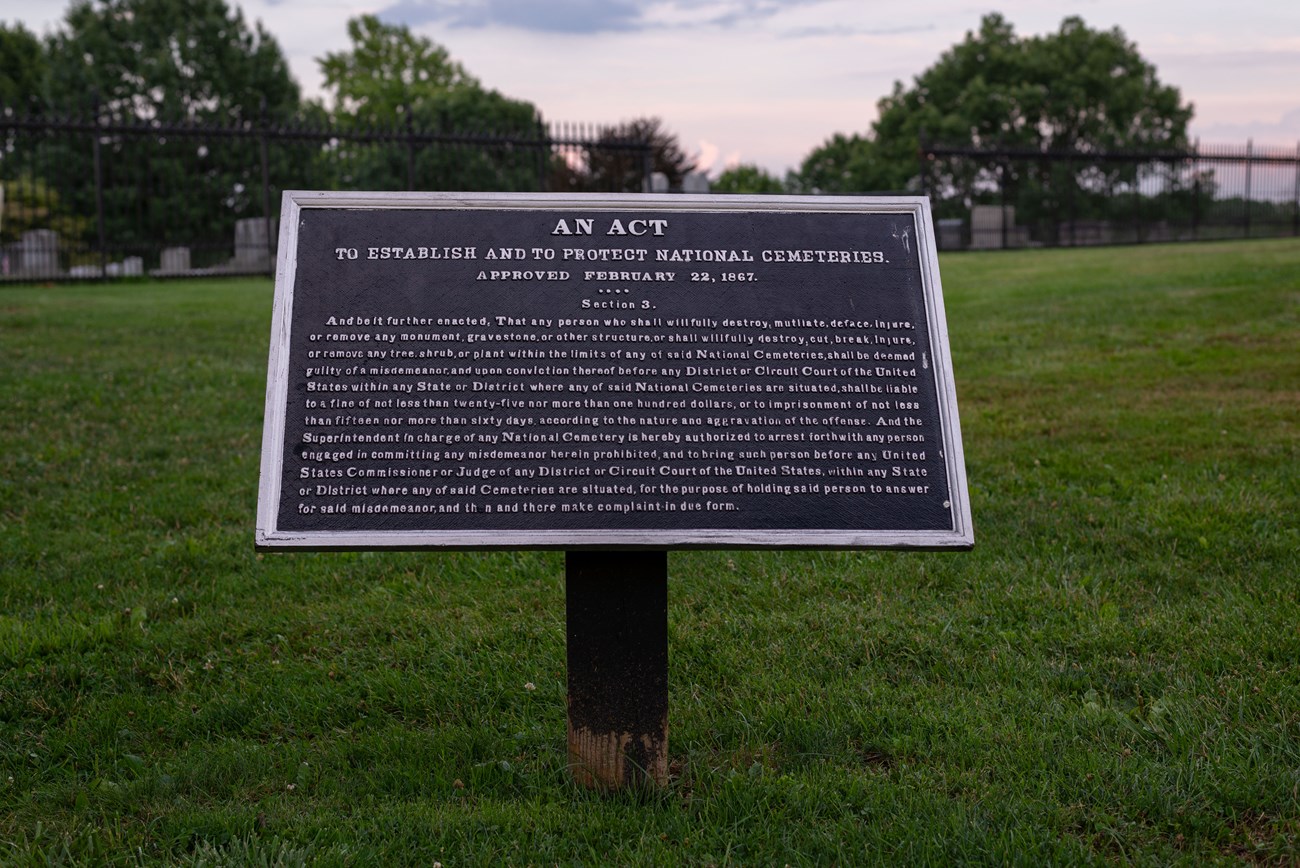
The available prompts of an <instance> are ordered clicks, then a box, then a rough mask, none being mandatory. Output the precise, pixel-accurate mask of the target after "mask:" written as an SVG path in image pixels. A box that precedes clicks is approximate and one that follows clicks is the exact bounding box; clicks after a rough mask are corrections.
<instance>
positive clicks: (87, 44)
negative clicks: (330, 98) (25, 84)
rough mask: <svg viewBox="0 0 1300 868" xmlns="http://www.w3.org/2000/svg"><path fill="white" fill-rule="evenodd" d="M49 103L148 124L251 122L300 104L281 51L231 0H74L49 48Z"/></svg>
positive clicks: (276, 115)
mask: <svg viewBox="0 0 1300 868" xmlns="http://www.w3.org/2000/svg"><path fill="white" fill-rule="evenodd" d="M49 51H50V64H49V96H50V100H51V102H52V103H53V104H54V106H55V107H56V108H58V109H61V110H65V111H75V112H78V113H81V112H84V111H85V110H86V109H87V108H88V106H87V101H88V100H89V99H91V98H92V97H97V98H98V99H99V101H100V103H101V105H102V106H103V107H104V108H105V109H106V110H108V111H110V112H112V113H114V114H117V115H120V116H125V117H135V118H140V119H143V120H152V119H155V118H156V119H159V120H164V121H207V122H215V123H236V122H240V121H253V120H256V119H258V117H259V116H261V113H262V111H263V110H265V111H266V113H267V115H268V116H269V117H271V118H282V117H287V116H289V115H291V114H292V113H293V112H294V111H295V110H296V109H297V107H298V101H299V91H298V85H297V83H296V82H295V81H294V80H293V77H292V76H291V75H290V73H289V66H288V63H287V62H286V61H285V58H284V53H283V52H282V51H281V50H280V46H279V45H278V44H277V43H276V41H275V39H274V38H273V37H272V36H271V35H270V34H269V33H267V32H266V30H265V29H263V27H262V25H261V23H260V22H258V23H255V24H253V25H252V26H251V27H250V26H249V24H248V23H247V22H246V21H245V20H244V16H243V13H242V12H241V11H239V9H238V8H235V9H234V10H232V9H231V8H230V7H229V6H228V5H227V4H226V2H225V0H78V2H76V3H74V4H73V5H72V7H71V8H69V10H68V13H67V16H66V19H65V27H64V29H63V30H61V31H59V32H57V33H56V34H55V35H54V36H53V37H52V38H51V39H50V43H49Z"/></svg>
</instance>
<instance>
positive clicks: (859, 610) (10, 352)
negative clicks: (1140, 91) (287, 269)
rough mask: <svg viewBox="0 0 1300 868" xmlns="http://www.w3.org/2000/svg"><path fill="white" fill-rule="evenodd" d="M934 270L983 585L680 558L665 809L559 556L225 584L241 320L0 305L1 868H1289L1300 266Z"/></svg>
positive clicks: (909, 569) (223, 315)
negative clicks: (602, 774)
mask: <svg viewBox="0 0 1300 868" xmlns="http://www.w3.org/2000/svg"><path fill="white" fill-rule="evenodd" d="M942 266H943V274H944V280H945V291H946V300H947V305H948V314H949V326H950V332H951V338H952V345H953V354H954V360H955V369H956V377H957V384H958V394H959V401H960V407H961V414H962V425H963V433H964V438H965V444H966V451H967V460H968V472H969V477H970V487H971V497H972V502H973V508H974V521H975V529H976V536H977V547H976V550H975V551H974V552H972V553H969V554H954V553H932V554H918V553H884V552H868V553H843V552H837V553H826V552H801V553H796V552H719V553H707V552H699V553H676V554H673V555H672V556H671V558H670V573H671V579H670V584H669V593H670V602H669V605H670V612H669V620H670V627H669V629H670V654H671V661H672V662H671V673H670V676H671V696H670V702H671V706H670V726H671V739H670V750H671V757H672V765H673V774H674V777H673V782H672V785H671V787H670V788H669V790H668V791H667V792H666V793H664V794H662V795H659V796H635V795H625V796H624V795H620V796H613V797H601V796H597V795H594V794H591V793H587V792H582V791H578V790H576V789H574V788H573V787H572V786H571V785H570V784H569V783H568V780H567V777H566V772H565V749H564V693H565V688H564V624H563V619H564V605H563V602H564V601H563V561H562V555H560V554H557V553H496V554H475V553H459V554H389V553H365V554H361V553H354V554H339V553H324V554H306V553H299V554H284V555H279V554H276V555H264V556H263V555H257V554H255V553H254V552H253V547H252V529H253V516H254V503H255V499H256V487H257V472H258V450H259V441H260V436H261V430H260V424H261V412H262V400H263V388H264V377H265V359H266V343H267V339H268V334H269V316H270V306H271V288H270V285H269V283H268V282H262V281H249V282H187V283H138V284H130V285H113V286H67V287H26V288H23V287H19V288H12V287H11V288H6V289H3V290H0V355H2V356H3V360H4V368H3V372H2V373H0V572H2V574H3V575H2V576H0V863H3V864H17V865H28V864H32V865H37V864H39V865H45V864H85V865H105V864H136V863H146V864H148V863H155V864H156V863H162V864H186V865H190V864H192V865H223V864H256V865H297V864H313V865H314V864H323V865H334V864H338V865H343V864H376V865H390V864H415V865H429V864H431V863H433V862H434V861H440V862H442V863H443V864H444V865H447V866H449V868H450V866H453V865H463V864H483V865H489V864H499V863H502V862H508V863H519V864H523V863H536V864H551V863H564V864H591V865H595V864H606V863H625V864H644V863H665V864H677V863H694V864H708V863H718V864H726V863H737V864H757V865H767V864H783V863H790V864H827V863H839V864H860V863H863V862H870V861H878V862H889V863H896V862H899V861H910V862H924V863H933V864H950V863H953V862H963V861H973V862H990V863H999V864H1004V863H1009V862H1015V863H1022V864H1033V865H1039V864H1047V863H1058V864H1078V863H1089V862H1094V863H1110V862H1116V861H1121V862H1128V861H1132V862H1138V863H1148V864H1167V863H1176V862H1185V863H1189V864H1200V863H1204V862H1214V861H1221V862H1239V861H1261V862H1270V863H1287V862H1295V861H1297V860H1300V796H1298V792H1300V626H1298V625H1300V602H1298V598H1300V530H1298V527H1300V518H1298V516H1300V471H1298V469H1297V468H1298V466H1300V460H1298V459H1300V455H1298V454H1297V452H1298V451H1300V450H1298V448H1297V444H1298V443H1300V430H1297V422H1298V421H1300V242H1297V241H1294V240H1286V241H1272V242H1240V243H1231V244H1206V245H1200V246H1180V247H1172V246H1171V247H1144V248H1130V249H1107V250H1088V251H1047V252H1022V253H998V254H967V255H962V256H954V257H951V258H948V259H945V260H943V262H942ZM527 682H532V683H534V684H535V685H536V690H533V691H529V690H526V689H525V688H524V685H525V683H527Z"/></svg>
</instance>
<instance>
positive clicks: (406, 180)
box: [317, 15, 548, 190]
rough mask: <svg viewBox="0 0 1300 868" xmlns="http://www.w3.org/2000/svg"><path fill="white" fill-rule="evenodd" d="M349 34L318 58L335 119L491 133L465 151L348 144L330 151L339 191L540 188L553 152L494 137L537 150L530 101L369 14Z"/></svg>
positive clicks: (357, 124)
mask: <svg viewBox="0 0 1300 868" xmlns="http://www.w3.org/2000/svg"><path fill="white" fill-rule="evenodd" d="M348 37H349V38H350V39H351V41H352V46H351V47H350V48H349V49H348V50H345V51H337V52H330V53H328V54H326V55H325V56H324V57H322V58H320V59H318V60H317V63H318V64H319V65H320V68H321V72H322V73H323V74H324V76H325V87H326V89H327V90H328V91H330V92H331V102H332V106H331V107H330V112H331V114H332V117H333V119H334V122H335V123H337V124H339V125H340V126H343V127H354V128H358V129H375V128H378V129H395V128H405V129H409V130H412V131H417V132H439V131H447V132H450V131H456V132H459V133H468V132H480V133H483V134H484V137H483V139H482V140H481V141H479V142H475V143H472V144H468V145H450V144H444V143H439V142H437V141H429V142H427V143H421V145H420V146H419V147H418V148H417V149H416V151H415V152H414V153H412V152H410V151H409V150H408V147H407V146H406V145H402V146H398V147H392V146H383V145H380V144H375V143H367V144H357V143H349V144H348V145H347V146H346V147H345V150H344V152H342V153H339V154H335V155H332V159H333V160H334V163H335V165H336V167H337V168H338V169H339V172H338V174H337V175H336V179H335V182H334V183H335V184H336V185H338V186H353V187H362V188H365V189H378V190H391V189H406V188H407V187H408V186H414V187H415V188H416V189H426V190H439V189H442V190H447V189H459V190H518V189H533V188H535V187H536V186H537V184H538V179H539V177H540V175H541V174H542V173H543V172H544V171H545V165H546V164H545V158H546V157H547V156H548V155H545V154H542V153H541V152H539V151H536V150H534V151H531V152H528V151H526V150H520V149H518V148H511V147H510V146H508V145H507V144H506V143H502V142H496V141H494V140H493V137H494V136H495V137H515V138H527V139H533V140H535V141H538V142H539V145H540V141H541V136H540V130H541V120H540V117H539V115H538V112H537V109H536V108H535V107H534V106H533V105H532V104H531V103H528V102H524V101H523V100H516V99H511V98H509V97H506V96H503V95H502V94H500V93H498V92H497V91H495V90H490V89H488V88H485V87H484V86H483V85H482V84H481V83H480V82H479V80H478V79H476V78H475V77H474V76H472V75H471V74H470V73H469V72H468V71H466V70H465V68H464V67H463V66H461V65H460V64H459V63H457V62H456V61H455V60H453V59H452V57H451V55H450V54H449V53H448V51H447V50H446V49H445V48H443V47H442V46H440V45H437V44H436V43H434V42H433V41H432V40H430V39H427V38H426V37H423V36H419V35H417V34H414V33H412V32H411V31H410V29H409V28H407V27H406V26H405V25H393V24H385V23H384V22H382V21H380V20H379V19H378V18H376V17H375V16H373V15H363V16H361V17H359V18H353V19H352V20H350V21H349V22H348ZM489 134H490V135H489ZM539 159H540V160H541V164H540V167H539Z"/></svg>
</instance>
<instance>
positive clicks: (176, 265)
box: [0, 107, 653, 281]
mask: <svg viewBox="0 0 1300 868" xmlns="http://www.w3.org/2000/svg"><path fill="white" fill-rule="evenodd" d="M652 156H653V153H652V147H651V145H650V144H649V143H647V142H645V141H638V140H634V139H629V138H625V137H624V136H623V135H622V133H621V131H620V130H619V129H618V128H616V127H613V128H611V127H604V128H602V127H594V126H586V125H549V126H548V125H543V124H541V123H538V124H536V125H535V126H534V127H533V128H531V129H525V130H514V131H511V132H507V133H501V132H491V131H473V130H468V131H467V130H449V129H433V130H430V129H421V128H418V127H416V126H415V125H414V124H413V123H408V124H405V125H403V126H399V127H396V128H391V129H358V128H339V127H336V126H325V125H308V124H301V125H285V124H270V123H262V124H245V125H241V126H229V127H219V126H211V125H204V124H189V123H179V124H177V123H158V122H152V121H142V120H139V119H134V118H132V119H119V118H113V117H108V116H105V115H103V114H98V113H97V115H92V116H90V117H80V118H77V117H51V116H48V115H26V114H20V113H18V112H16V111H14V110H12V109H7V108H4V107H0V197H2V198H0V280H10V281H13V280H53V279H60V280H66V279H86V278H90V279H101V278H105V277H130V276H136V275H146V274H156V275H173V276H200V275H214V274H258V273H268V272H270V271H271V270H272V268H273V266H274V262H275V254H276V242H277V235H278V233H277V231H276V230H277V227H276V215H277V214H278V210H279V202H280V193H281V191H283V190H290V189H303V190H380V191H400V190H425V191H427V190H458V191H465V192H486V191H497V192H528V191H547V190H552V191H574V192H578V191H582V192H624V191H639V190H642V189H645V188H646V187H647V186H648V184H649V178H650V173H651V168H652Z"/></svg>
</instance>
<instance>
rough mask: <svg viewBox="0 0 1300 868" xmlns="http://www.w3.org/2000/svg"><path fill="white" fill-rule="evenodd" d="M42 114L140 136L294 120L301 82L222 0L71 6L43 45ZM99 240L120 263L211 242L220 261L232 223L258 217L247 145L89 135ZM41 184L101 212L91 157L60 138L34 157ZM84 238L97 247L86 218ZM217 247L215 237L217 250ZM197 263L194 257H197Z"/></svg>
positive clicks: (256, 183) (101, 0)
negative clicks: (123, 257)
mask: <svg viewBox="0 0 1300 868" xmlns="http://www.w3.org/2000/svg"><path fill="white" fill-rule="evenodd" d="M48 46H49V58H50V62H49V73H48V94H49V103H50V105H51V107H52V108H53V109H55V110H57V111H61V112H66V113H68V114H72V115H77V116H82V117H85V116H88V115H90V114H91V112H92V110H93V111H94V112H95V113H96V114H97V117H98V119H100V120H104V119H107V118H112V119H115V120H117V121H119V122H123V123H134V124H142V125H164V124H171V125H177V124H180V125H187V124H188V125H199V124H202V125H219V126H236V125H257V124H259V123H260V122H261V121H262V120H263V119H265V120H268V121H277V120H286V119H289V118H291V117H292V116H293V115H294V113H295V112H296V111H297V109H298V105H299V91H298V85H297V83H296V82H295V81H294V80H293V78H292V76H291V75H290V74H289V67H288V64H287V63H286V61H285V58H284V54H283V53H282V52H281V50H280V47H279V46H278V45H277V44H276V42H275V40H274V39H273V38H272V37H271V36H270V34H268V33H267V32H266V31H265V30H264V29H263V28H262V26H261V24H260V23H257V24H253V25H251V26H250V25H249V24H248V23H247V22H246V21H245V19H244V17H243V14H242V13H241V12H240V11H239V10H238V9H234V10H232V9H231V8H230V6H228V5H227V3H226V0H77V2H74V3H73V4H72V6H71V7H70V8H69V9H68V12H67V15H66V17H65V20H64V27H63V29H62V30H60V31H59V32H57V33H55V34H54V35H53V36H52V37H51V38H50V39H49V42H48ZM97 141H98V144H99V148H100V150H101V152H102V155H101V156H102V165H103V166H104V172H103V180H104V186H103V203H104V217H105V229H106V236H107V237H108V238H110V239H112V240H113V243H114V245H115V246H116V247H117V248H118V251H119V252H121V253H129V252H145V251H149V250H153V249H156V247H157V246H158V245H167V244H193V243H195V242H197V241H206V242H209V243H211V242H216V243H215V244H214V245H213V249H212V251H211V259H209V260H208V261H207V262H203V263H202V264H209V263H212V264H216V263H220V262H223V261H224V260H226V259H228V258H229V256H230V255H231V251H232V249H233V240H234V224H235V221H236V220H237V219H239V218H241V217H258V216H263V210H262V201H261V197H260V195H258V194H257V193H256V192H255V191H258V190H260V188H261V168H260V159H259V152H258V145H257V142H256V141H255V140H229V141H225V142H222V144H221V146H219V147H215V146H214V147H209V144H210V142H209V138H208V136H207V135H206V134H205V133H204V132H202V131H200V130H195V131H193V132H181V131H173V132H170V133H168V134H159V135H158V136H157V137H145V136H140V135H135V136H131V135H125V134H109V133H104V134H101V135H99V136H97ZM40 159H41V162H42V165H43V168H42V169H41V174H42V175H43V176H44V177H45V178H46V179H48V180H49V181H50V182H51V184H52V185H53V186H55V187H57V188H58V190H59V191H60V195H61V198H62V201H63V204H64V205H65V207H67V208H69V209H71V210H72V211H74V212H75V213H78V214H82V215H91V214H94V213H95V212H96V199H95V196H96V192H95V186H94V185H93V184H89V183H87V182H86V181H87V179H88V178H92V177H94V168H93V163H92V155H91V149H90V148H88V147H87V142H86V141H85V140H82V141H77V140H75V139H71V138H61V139H58V140H56V141H54V142H52V143H50V144H49V145H48V146H47V147H43V148H42V153H41V155H40ZM87 226H88V228H87V229H86V230H85V232H83V233H82V239H81V240H82V241H83V242H90V241H92V240H94V239H93V238H92V237H91V235H92V233H93V232H94V229H93V227H94V226H95V222H94V221H88V222H87ZM218 239H224V240H218ZM196 259H199V260H200V261H202V260H203V257H202V256H196Z"/></svg>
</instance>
